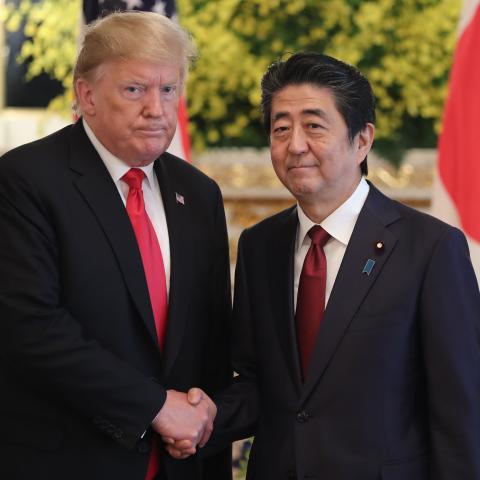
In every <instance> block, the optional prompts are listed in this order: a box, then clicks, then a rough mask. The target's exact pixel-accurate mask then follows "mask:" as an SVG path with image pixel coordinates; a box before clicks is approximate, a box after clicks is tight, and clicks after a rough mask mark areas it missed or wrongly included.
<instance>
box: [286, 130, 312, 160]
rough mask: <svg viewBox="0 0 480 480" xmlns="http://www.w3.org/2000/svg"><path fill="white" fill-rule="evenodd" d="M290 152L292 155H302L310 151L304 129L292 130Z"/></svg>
mask: <svg viewBox="0 0 480 480" xmlns="http://www.w3.org/2000/svg"><path fill="white" fill-rule="evenodd" d="M288 151H289V153H291V154H292V155H301V154H303V153H306V152H307V151H308V141H307V137H306V135H305V132H304V131H303V129H301V128H294V129H293V130H292V134H291V136H290V142H289V144H288Z"/></svg>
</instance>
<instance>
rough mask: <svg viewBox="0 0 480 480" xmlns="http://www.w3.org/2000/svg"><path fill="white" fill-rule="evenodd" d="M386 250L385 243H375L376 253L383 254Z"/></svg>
mask: <svg viewBox="0 0 480 480" xmlns="http://www.w3.org/2000/svg"><path fill="white" fill-rule="evenodd" d="M384 250H385V244H384V243H383V242H377V243H375V252H376V253H378V254H380V253H383V252H384Z"/></svg>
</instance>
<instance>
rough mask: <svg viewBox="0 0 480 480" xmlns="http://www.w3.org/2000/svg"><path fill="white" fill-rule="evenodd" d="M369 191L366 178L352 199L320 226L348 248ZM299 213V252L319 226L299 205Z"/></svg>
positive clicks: (346, 201)
mask: <svg viewBox="0 0 480 480" xmlns="http://www.w3.org/2000/svg"><path fill="white" fill-rule="evenodd" d="M369 191H370V186H369V185H368V183H367V181H366V180H365V177H362V178H361V180H360V182H359V184H358V186H357V188H356V189H355V191H354V192H353V193H352V194H351V195H350V197H349V198H348V199H347V200H345V202H343V203H342V204H341V205H340V206H339V207H338V208H337V209H336V210H335V211H333V212H332V213H331V214H330V215H329V216H328V217H327V218H325V220H323V222H322V223H320V226H321V227H322V228H323V229H324V230H325V231H327V232H328V233H329V234H330V236H331V237H333V238H335V239H336V240H338V241H339V242H341V243H342V244H343V245H345V246H347V245H348V242H349V241H350V237H351V236H352V232H353V229H354V227H355V223H357V219H358V215H359V214H360V210H362V207H363V204H364V203H365V200H366V199H367V196H368V192H369ZM297 213H298V222H299V227H298V237H297V238H298V243H297V250H299V249H300V247H301V246H302V245H303V242H304V241H305V237H306V235H307V233H308V231H309V230H310V228H312V227H313V226H314V225H317V224H316V223H315V222H312V220H310V219H309V218H308V217H307V215H306V214H305V212H304V211H303V210H302V207H300V205H297Z"/></svg>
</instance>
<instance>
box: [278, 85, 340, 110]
mask: <svg viewBox="0 0 480 480" xmlns="http://www.w3.org/2000/svg"><path fill="white" fill-rule="evenodd" d="M311 109H321V110H322V111H325V112H331V113H332V114H334V113H335V112H336V113H337V114H339V112H338V110H337V107H336V104H335V97H334V95H333V93H332V92H331V90H330V89H329V88H327V87H318V86H316V85H313V84H310V83H302V84H299V85H287V86H286V87H283V88H282V89H280V90H278V91H277V92H276V93H274V94H273V97H272V112H271V116H272V118H273V116H274V115H276V114H277V113H278V112H280V111H281V112H286V113H291V114H293V113H297V112H298V113H301V112H302V111H304V110H311Z"/></svg>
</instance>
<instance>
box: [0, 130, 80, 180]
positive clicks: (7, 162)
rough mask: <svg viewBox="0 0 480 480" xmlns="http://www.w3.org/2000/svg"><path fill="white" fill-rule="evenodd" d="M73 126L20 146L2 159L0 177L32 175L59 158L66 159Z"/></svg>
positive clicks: (0, 161) (0, 160)
mask: <svg viewBox="0 0 480 480" xmlns="http://www.w3.org/2000/svg"><path fill="white" fill-rule="evenodd" d="M71 129H72V125H69V126H67V127H64V128H62V129H61V130H58V131H56V132H54V133H52V134H50V135H48V136H46V137H43V138H41V139H39V140H35V141H33V142H29V143H26V144H24V145H20V146H18V147H16V148H14V149H12V150H10V151H8V152H6V153H5V154H4V155H2V156H1V157H0V177H2V176H4V175H6V174H15V173H18V174H25V175H27V174H32V173H34V172H35V171H37V170H41V169H45V168H48V164H51V163H55V161H56V159H58V158H65V156H66V154H67V153H68V152H69V150H70V142H69V139H70V131H71Z"/></svg>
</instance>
